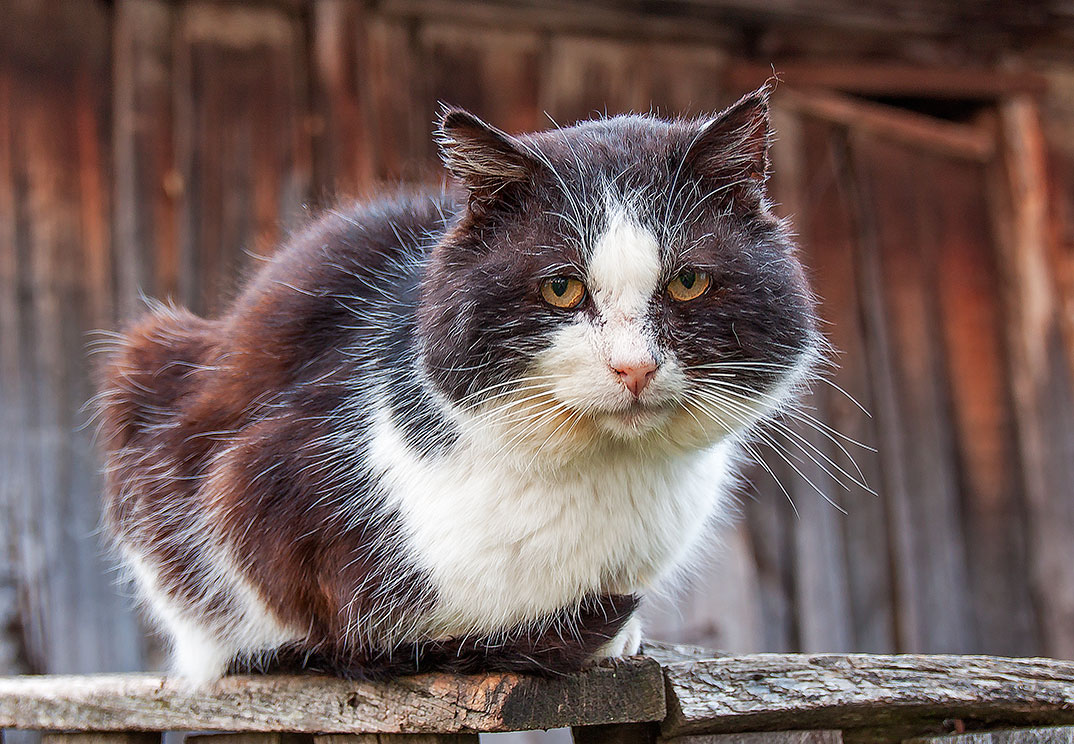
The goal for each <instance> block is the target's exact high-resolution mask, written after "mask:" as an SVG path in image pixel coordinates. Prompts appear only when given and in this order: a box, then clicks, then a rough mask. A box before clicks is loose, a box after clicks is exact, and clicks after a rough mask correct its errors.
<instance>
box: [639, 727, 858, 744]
mask: <svg viewBox="0 0 1074 744" xmlns="http://www.w3.org/2000/svg"><path fill="white" fill-rule="evenodd" d="M660 744H843V733H842V732H841V731H831V730H829V731H824V730H818V731H764V732H754V733H742V734H694V735H692V736H670V737H661V738H660Z"/></svg>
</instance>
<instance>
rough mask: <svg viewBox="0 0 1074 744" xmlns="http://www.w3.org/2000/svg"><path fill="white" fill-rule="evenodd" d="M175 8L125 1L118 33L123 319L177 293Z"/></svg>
mask: <svg viewBox="0 0 1074 744" xmlns="http://www.w3.org/2000/svg"><path fill="white" fill-rule="evenodd" d="M174 15H175V13H174V4H173V3H170V2H167V0H121V2H119V3H117V5H116V8H115V26H114V30H113V60H114V62H113V75H114V79H115V82H114V98H113V112H114V120H113V131H112V137H113V141H114V149H115V169H114V189H115V191H114V193H115V210H114V215H115V216H114V229H113V232H114V239H113V245H114V250H115V253H116V277H117V282H118V303H119V315H120V317H122V318H124V319H129V318H130V317H131V316H133V315H135V314H137V313H139V312H141V311H142V310H143V309H144V307H145V306H144V304H143V303H142V302H141V299H140V294H145V295H146V296H149V297H157V298H161V299H163V298H166V297H173V296H175V294H176V293H177V291H178V289H179V256H178V252H177V250H178V248H177V235H176V229H177V226H178V225H177V211H176V206H177V205H176V199H177V198H178V197H179V196H181V191H182V189H181V178H182V177H181V175H180V174H179V173H178V171H176V169H175V152H174V133H173V131H172V124H173V121H172V119H173V117H172V33H173V31H174Z"/></svg>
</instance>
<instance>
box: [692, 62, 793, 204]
mask: <svg viewBox="0 0 1074 744" xmlns="http://www.w3.org/2000/svg"><path fill="white" fill-rule="evenodd" d="M774 88H775V82H774V81H773V80H769V81H768V82H766V83H765V84H764V85H762V86H761V87H760V88H758V89H757V90H755V91H753V92H752V93H747V94H746V95H744V96H743V97H742V98H740V99H738V101H737V102H735V103H734V104H733V105H731V106H730V107H728V108H727V109H725V110H724V111H722V112H721V113H719V114H717V115H716V116H715V117H713V118H712V119H710V120H709V121H707V122H705V123H704V124H702V125H701V128H700V129H699V130H698V132H697V136H696V137H695V138H694V141H693V142H692V143H691V144H690V149H689V151H688V153H687V156H686V157H687V162H689V163H690V164H692V165H693V167H694V168H695V169H696V170H697V171H698V172H699V173H700V174H701V175H704V176H709V177H715V178H719V179H721V180H726V181H729V182H730V183H736V182H742V185H743V186H747V187H748V186H749V185H750V184H751V183H752V184H756V183H758V182H761V183H763V182H764V181H765V179H767V178H768V171H769V158H768V150H769V146H770V145H771V143H772V125H771V121H770V118H769V99H770V98H771V96H772V91H773V89H774ZM736 190H737V189H736Z"/></svg>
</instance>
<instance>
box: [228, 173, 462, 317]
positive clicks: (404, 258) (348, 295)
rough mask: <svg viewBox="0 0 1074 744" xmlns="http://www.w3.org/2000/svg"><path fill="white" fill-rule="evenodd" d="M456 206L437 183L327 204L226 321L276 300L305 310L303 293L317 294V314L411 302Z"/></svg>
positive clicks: (271, 261) (273, 261) (275, 258)
mask: <svg viewBox="0 0 1074 744" xmlns="http://www.w3.org/2000/svg"><path fill="white" fill-rule="evenodd" d="M457 210H458V204H457V199H456V197H455V195H453V194H452V193H450V192H448V191H444V190H441V189H437V190H430V191H421V190H413V191H401V192H398V193H395V194H391V195H389V196H386V197H384V198H381V199H378V200H375V201H352V202H341V203H339V204H337V205H335V206H334V207H331V208H329V209H326V210H325V211H324V212H323V213H322V214H321V216H320V217H319V218H318V219H317V220H315V221H314V222H313V223H311V224H310V225H309V226H308V227H306V228H305V229H304V230H302V231H301V232H299V233H296V234H295V235H293V236H292V237H291V239H290V240H289V241H288V243H287V244H286V245H285V246H284V247H282V248H281V249H280V250H279V251H278V252H277V253H276V254H275V255H274V256H272V257H271V258H270V259H268V264H267V265H266V266H265V267H264V268H263V269H262V270H261V271H260V272H258V273H257V274H256V275H255V277H254V279H253V280H252V281H251V283H250V284H249V285H248V286H247V288H246V289H245V291H244V292H243V293H242V294H240V296H239V297H238V298H237V301H236V303H235V304H234V305H233V307H232V309H231V312H230V313H229V316H228V317H229V319H230V320H231V322H232V323H234V322H235V321H237V320H238V321H241V320H242V319H243V317H244V315H247V314H250V313H258V314H264V313H265V311H266V310H268V309H271V308H269V307H267V306H266V301H267V302H269V303H271V302H272V300H273V299H277V298H278V299H279V300H280V301H281V302H283V303H285V304H289V305H290V306H291V309H292V310H293V311H295V312H298V313H302V312H309V311H311V310H312V308H310V307H304V305H307V306H308V305H310V304H311V303H308V302H306V303H303V301H302V299H301V298H302V297H306V298H312V299H318V298H319V299H321V300H323V302H320V303H312V304H315V305H320V306H321V307H320V308H319V310H320V312H321V313H323V314H324V313H326V314H328V315H333V314H334V313H333V312H332V311H329V310H328V306H329V305H332V304H336V305H339V304H340V302H342V303H343V304H347V303H349V302H351V301H353V303H352V304H363V305H374V306H376V305H384V304H388V305H397V304H399V303H400V302H404V303H405V302H408V301H413V300H414V299H415V298H414V296H413V291H414V290H415V289H416V286H417V282H418V281H419V279H420V276H421V272H422V270H423V268H424V263H425V259H426V258H427V256H428V253H429V251H430V250H431V249H432V247H433V246H435V245H436V243H437V242H438V241H439V240H440V238H441V237H442V236H443V234H444V232H445V230H446V229H447V227H448V226H449V225H450V223H451V222H452V220H453V219H454V216H455V213H456V211H457Z"/></svg>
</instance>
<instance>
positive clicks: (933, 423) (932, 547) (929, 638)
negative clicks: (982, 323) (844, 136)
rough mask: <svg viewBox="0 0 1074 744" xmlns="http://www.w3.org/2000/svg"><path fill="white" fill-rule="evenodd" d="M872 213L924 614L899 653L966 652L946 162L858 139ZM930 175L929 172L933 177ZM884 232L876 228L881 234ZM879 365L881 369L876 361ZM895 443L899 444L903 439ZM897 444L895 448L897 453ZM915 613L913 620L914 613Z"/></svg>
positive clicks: (910, 540)
mask: <svg viewBox="0 0 1074 744" xmlns="http://www.w3.org/2000/svg"><path fill="white" fill-rule="evenodd" d="M852 149H853V156H854V162H855V174H856V175H857V179H856V180H857V181H858V185H859V188H861V189H862V191H863V195H862V196H861V202H862V204H861V208H862V209H867V210H869V211H870V213H871V214H870V215H869V216H868V218H867V219H868V220H869V222H868V223H863V224H867V227H864V228H863V229H865V230H868V231H869V232H870V233H872V234H870V235H868V236H863V248H865V252H864V254H865V255H866V257H868V256H867V254H868V253H870V252H872V251H874V250H875V251H876V255H875V257H873V258H872V259H871V260H874V261H875V262H876V263H875V270H876V271H877V272H878V274H871V273H870V274H869V275H867V279H869V280H870V281H875V282H876V284H875V285H874V286H870V287H866V288H865V290H864V291H865V292H867V293H869V294H873V293H875V294H876V295H877V296H878V297H879V298H880V299H881V301H882V307H878V308H876V309H877V310H879V311H880V312H881V313H882V314H883V316H882V317H880V318H876V319H873V320H871V321H870V323H871V324H879V323H883V324H885V326H886V333H887V335H886V337H885V338H884V342H885V345H886V346H887V347H888V350H887V352H886V353H887V354H888V356H887V357H886V359H885V360H884V361H886V362H887V364H888V365H889V366H887V367H886V370H887V371H888V373H889V374H891V379H890V384H891V385H892V388H891V390H890V397H887V396H882V397H880V398H878V403H879V404H880V405H879V406H878V410H877V411H876V415H877V417H878V418H881V417H883V418H884V419H885V420H887V421H888V422H890V423H892V424H894V425H895V426H897V427H898V428H897V430H890V431H887V432H886V433H887V434H888V435H890V436H891V437H892V439H890V440H887V441H883V442H882V444H883V445H884V446H885V447H888V448H892V449H889V452H891V453H892V455H894V457H891V458H889V459H888V462H887V463H886V464H885V467H888V468H891V469H897V470H899V471H900V473H901V476H900V477H901V478H903V479H904V482H905V490H902V491H900V492H898V493H897V494H892V495H893V496H894V497H895V498H897V499H899V502H898V503H896V504H893V506H894V507H895V508H894V509H893V510H892V514H893V518H894V520H895V521H894V523H893V529H894V530H895V531H896V532H897V533H898V534H899V538H898V539H897V540H896V541H895V543H894V545H895V548H896V551H897V552H896V562H895V570H896V572H897V578H896V580H897V582H898V583H897V587H898V591H899V595H898V599H899V604H901V603H902V602H903V601H907V598H909V597H913V599H910V600H909V601H910V602H911V603H912V604H911V606H912V607H913V608H914V612H915V613H916V617H914V618H913V620H912V625H911V624H909V623H904V624H903V625H902V627H901V631H902V633H903V636H902V638H901V639H900V640H901V642H902V643H901V644H900V646H899V647H900V648H901V649H904V650H909V651H913V652H967V651H972V650H974V649H975V648H977V645H976V644H977V637H976V628H975V624H974V617H973V613H972V610H971V608H972V604H971V600H970V596H969V591H968V581H969V577H968V570H967V566H966V553H965V535H964V528H963V523H962V516H961V513H960V503H959V480H958V478H959V474H958V471H957V468H956V463H955V462H953V461H952V459H951V457H950V456H949V453H950V452H952V451H953V449H954V441H953V437H954V434H953V424H952V422H951V420H950V418H949V416H948V411H949V410H950V405H949V401H948V398H947V394H948V390H949V383H948V382H947V370H946V368H945V367H944V363H943V362H944V360H943V357H942V341H941V339H940V331H939V327H938V324H937V323H936V321H935V319H936V317H937V315H938V311H939V308H938V307H937V301H936V298H935V295H934V293H933V292H934V290H933V289H932V288H933V287H934V283H935V261H936V255H937V253H938V246H937V241H938V237H939V235H938V228H937V221H938V214H937V211H936V204H937V203H938V202H940V201H942V199H943V195H942V188H943V187H942V184H943V179H942V171H938V170H936V167H937V166H935V158H933V157H931V156H927V155H925V154H923V153H919V152H917V151H916V150H909V149H908V148H905V147H900V146H897V145H895V144H892V143H887V142H881V141H880V140H876V139H873V138H871V137H865V136H859V137H855V138H853V140H852ZM923 173H927V174H929V176H928V177H927V178H923V177H922V174H923ZM873 231H875V233H873ZM873 369H874V370H875V369H877V367H876V366H874V367H873ZM894 440H897V442H895V441H894ZM896 447H897V448H898V449H895V448H896ZM905 619H906V620H909V618H905Z"/></svg>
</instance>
